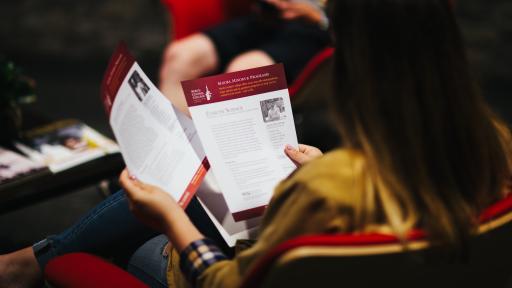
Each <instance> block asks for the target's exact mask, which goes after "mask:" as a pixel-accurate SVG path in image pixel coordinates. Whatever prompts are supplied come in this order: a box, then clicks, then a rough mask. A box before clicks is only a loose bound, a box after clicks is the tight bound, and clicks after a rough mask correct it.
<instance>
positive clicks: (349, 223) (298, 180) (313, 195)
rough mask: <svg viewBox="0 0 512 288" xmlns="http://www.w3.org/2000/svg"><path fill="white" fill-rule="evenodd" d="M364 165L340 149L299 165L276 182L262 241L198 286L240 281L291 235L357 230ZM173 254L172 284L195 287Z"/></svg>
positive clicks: (204, 277) (210, 287)
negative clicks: (190, 283) (188, 280)
mask: <svg viewBox="0 0 512 288" xmlns="http://www.w3.org/2000/svg"><path fill="white" fill-rule="evenodd" d="M364 166H365V163H364V158H363V156H362V155H360V154H359V153H357V152H355V151H350V150H341V149H340V150H335V151H333V152H330V153H328V154H325V155H324V156H323V157H321V158H319V159H317V160H315V161H312V162H311V163H309V164H307V165H305V166H303V167H302V168H300V169H297V170H296V171H295V172H294V173H293V174H292V175H290V176H289V177H288V178H287V179H285V180H284V181H282V182H281V183H280V184H279V185H278V186H277V187H276V189H275V193H274V196H273V197H272V200H271V202H270V204H269V206H268V208H267V210H266V212H265V215H264V218H263V223H262V226H261V230H260V231H261V232H260V236H259V237H258V241H257V242H256V243H255V244H254V245H253V246H252V247H251V248H249V249H247V250H245V251H243V252H241V253H239V254H238V255H236V256H235V257H234V258H233V259H232V260H227V261H220V262H218V263H215V264H214V265H212V266H211V267H209V268H208V269H207V270H206V271H204V272H203V274H202V275H201V276H200V277H199V278H198V281H197V286H198V287H208V288H215V287H224V288H227V287H238V286H240V284H241V281H242V279H243V277H244V275H245V274H246V273H247V271H248V270H249V269H250V267H251V265H253V264H255V263H256V262H257V260H258V259H259V258H260V257H261V256H263V255H264V254H265V253H267V252H268V251H269V250H270V249H272V248H273V247H275V246H276V245H278V244H280V243H281V242H283V241H285V240H288V239H291V238H294V237H296V236H300V235H306V234H320V233H340V232H352V231H354V222H355V221H354V218H355V215H354V213H355V209H354V207H356V205H358V203H359V202H360V201H362V199H363V198H362V197H361V195H362V194H364V189H365V187H366V186H365V185H366V184H367V181H368V178H367V175H366V173H365V168H364ZM375 224H378V223H375ZM370 226H371V225H370ZM366 227H369V226H366ZM378 227H379V226H374V228H375V229H379V228H378ZM381 227H382V226H381ZM169 258H170V261H169V268H168V273H167V278H168V282H169V287H189V284H188V283H187V282H186V280H185V279H184V277H183V276H182V274H181V271H180V269H179V257H178V253H177V252H176V251H171V254H170V257H169Z"/></svg>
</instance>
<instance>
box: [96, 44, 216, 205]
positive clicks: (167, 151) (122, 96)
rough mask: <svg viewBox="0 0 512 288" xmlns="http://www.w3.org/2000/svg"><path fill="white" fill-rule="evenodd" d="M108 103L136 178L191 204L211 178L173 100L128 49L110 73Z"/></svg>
mask: <svg viewBox="0 0 512 288" xmlns="http://www.w3.org/2000/svg"><path fill="white" fill-rule="evenodd" d="M102 94H103V101H104V103H105V107H106V110H107V112H108V114H109V118H110V124H111V126H112V129H113V131H114V134H115V136H116V139H117V141H118V143H119V146H120V149H121V152H122V155H123V158H124V160H125V163H126V165H127V167H128V169H129V171H130V173H131V174H133V175H135V176H136V177H137V178H138V179H140V180H141V181H143V182H147V183H149V184H153V185H156V186H159V187H160V188H162V189H163V190H165V191H167V192H169V193H170V194H171V195H172V196H173V197H174V199H176V201H178V202H179V204H180V205H182V206H186V205H187V204H188V202H189V201H190V199H191V197H192V196H193V194H194V193H195V191H196V189H197V188H198V187H199V185H200V183H201V182H202V178H203V177H204V175H205V174H206V168H205V167H204V166H203V164H202V162H203V159H200V158H199V156H198V155H197V154H196V152H195V151H194V149H193V148H192V146H191V145H190V143H189V140H188V138H187V135H186V134H185V132H184V131H183V128H182V126H181V124H180V122H179V120H178V116H177V115H176V114H175V112H174V109H173V108H172V105H171V104H170V102H168V101H167V99H165V97H164V96H163V95H162V94H161V93H160V91H158V89H157V88H156V87H155V86H154V85H153V84H152V83H151V81H150V80H149V79H148V77H147V76H146V75H145V74H144V72H143V71H142V69H141V68H140V67H139V65H138V64H137V63H135V61H134V60H133V57H131V55H129V53H128V52H127V51H126V48H125V47H120V48H118V50H117V51H116V53H114V55H113V57H112V60H111V63H110V65H109V69H108V70H107V73H106V74H105V79H104V84H103V88H102Z"/></svg>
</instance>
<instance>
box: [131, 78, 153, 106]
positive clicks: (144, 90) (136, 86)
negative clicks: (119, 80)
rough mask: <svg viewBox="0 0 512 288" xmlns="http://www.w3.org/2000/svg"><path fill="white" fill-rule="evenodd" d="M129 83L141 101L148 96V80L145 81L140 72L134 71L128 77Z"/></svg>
mask: <svg viewBox="0 0 512 288" xmlns="http://www.w3.org/2000/svg"><path fill="white" fill-rule="evenodd" d="M128 83H129V84H130V87H131V88H132V90H133V92H134V93H135V95H136V96H137V98H138V99H139V101H141V102H142V100H144V98H146V95H147V94H148V92H149V86H148V84H146V82H144V80H143V79H142V77H140V74H139V72H137V71H133V73H132V75H131V76H130V78H129V79H128Z"/></svg>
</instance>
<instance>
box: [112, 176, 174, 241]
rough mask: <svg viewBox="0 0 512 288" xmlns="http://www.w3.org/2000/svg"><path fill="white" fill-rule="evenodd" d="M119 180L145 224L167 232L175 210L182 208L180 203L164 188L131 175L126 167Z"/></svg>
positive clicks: (137, 214)
mask: <svg viewBox="0 0 512 288" xmlns="http://www.w3.org/2000/svg"><path fill="white" fill-rule="evenodd" d="M119 182H120V183H121V186H122V187H123V188H124V190H125V192H126V196H128V200H129V203H130V210H131V211H132V212H133V214H135V216H137V218H138V219H139V220H141V221H142V222H143V223H144V224H146V225H148V226H150V227H151V228H153V229H155V230H157V231H160V232H162V233H166V232H167V230H168V227H167V226H168V222H169V218H172V213H173V211H175V210H178V209H180V210H181V208H180V207H179V205H178V203H176V201H175V200H174V199H173V198H172V197H171V196H170V195H169V194H168V193H166V192H165V191H163V190H162V189H160V188H158V187H156V186H152V185H149V184H145V183H142V182H140V181H139V180H137V179H135V178H133V177H131V176H130V175H129V174H128V170H126V169H125V170H124V171H123V172H122V173H121V176H120V177H119Z"/></svg>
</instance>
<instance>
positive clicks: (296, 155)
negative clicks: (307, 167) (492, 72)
mask: <svg viewBox="0 0 512 288" xmlns="http://www.w3.org/2000/svg"><path fill="white" fill-rule="evenodd" d="M284 153H286V155H287V156H288V157H289V158H290V159H291V160H292V161H293V162H295V164H296V165H297V166H300V165H302V164H303V163H304V162H307V160H308V159H309V157H308V156H307V155H306V154H304V153H302V152H300V151H299V150H297V149H295V148H294V147H292V146H291V145H286V148H285V149H284Z"/></svg>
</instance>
